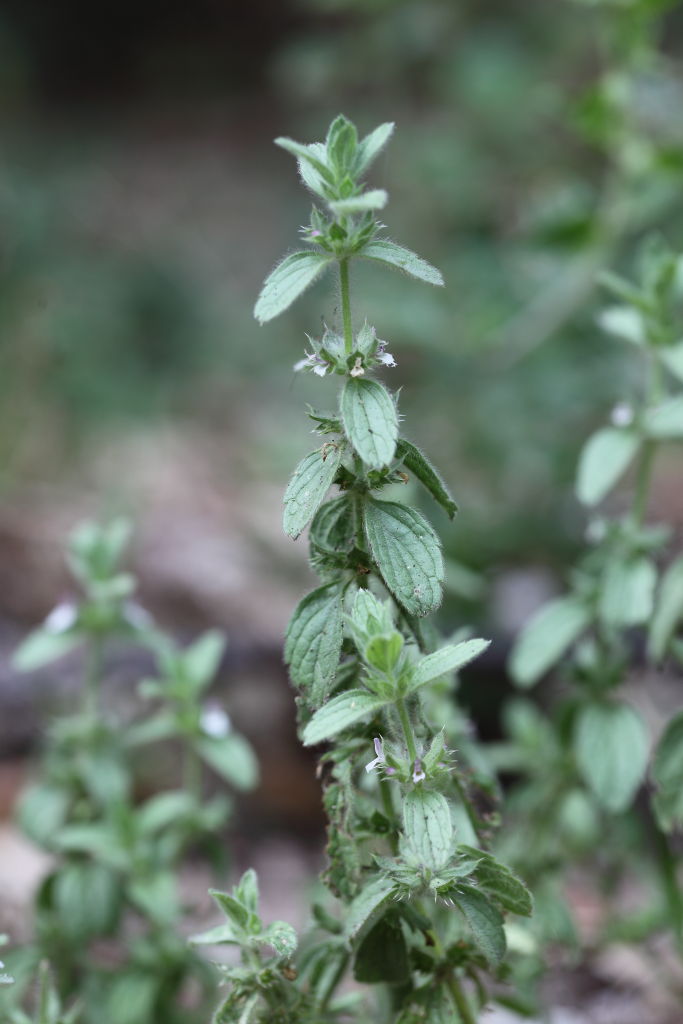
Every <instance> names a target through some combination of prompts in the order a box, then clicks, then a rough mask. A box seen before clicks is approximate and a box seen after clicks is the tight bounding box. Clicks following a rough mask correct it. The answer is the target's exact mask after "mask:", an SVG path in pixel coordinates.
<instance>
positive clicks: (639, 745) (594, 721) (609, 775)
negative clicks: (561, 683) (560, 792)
mask: <svg viewBox="0 0 683 1024" xmlns="http://www.w3.org/2000/svg"><path fill="white" fill-rule="evenodd" d="M574 753H575V756H576V763H577V766H578V769H579V771H580V773H581V775H582V776H583V779H584V781H585V783H586V785H587V786H588V787H589V789H590V790H592V792H593V793H594V794H595V796H596V797H597V799H598V800H599V801H600V803H601V804H602V805H603V806H604V807H606V808H607V809H608V810H610V811H613V812H617V811H623V810H625V809H626V808H627V807H628V805H629V804H630V802H631V800H632V798H633V795H634V793H635V791H636V789H637V788H638V786H639V785H640V783H641V781H642V779H643V776H644V774H645V768H646V766H647V756H648V738H647V733H646V732H645V726H644V725H643V722H642V719H641V718H640V717H639V715H637V714H636V712H635V711H634V710H633V708H631V707H629V705H628V704H622V703H610V704H607V703H604V704H587V705H585V706H584V707H582V708H581V709H580V710H579V712H578V714H577V718H576V723H575V726H574Z"/></svg>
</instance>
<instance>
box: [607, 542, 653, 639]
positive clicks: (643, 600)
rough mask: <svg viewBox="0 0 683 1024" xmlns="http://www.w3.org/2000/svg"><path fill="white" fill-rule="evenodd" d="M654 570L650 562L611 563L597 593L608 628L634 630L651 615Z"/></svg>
mask: <svg viewBox="0 0 683 1024" xmlns="http://www.w3.org/2000/svg"><path fill="white" fill-rule="evenodd" d="M656 582H657V570H656V569H655V567H654V564H653V563H652V562H651V560H650V559H649V558H635V559H631V560H630V561H628V562H616V561H615V562H612V563H610V565H608V566H607V569H606V571H605V575H604V578H603V581H602V590H601V592H600V600H599V611H600V616H601V618H602V619H603V621H604V622H606V623H608V624H609V625H611V626H637V625H638V624H639V623H641V622H647V620H648V619H649V618H650V616H651V615H652V607H653V604H654V589H655V584H656Z"/></svg>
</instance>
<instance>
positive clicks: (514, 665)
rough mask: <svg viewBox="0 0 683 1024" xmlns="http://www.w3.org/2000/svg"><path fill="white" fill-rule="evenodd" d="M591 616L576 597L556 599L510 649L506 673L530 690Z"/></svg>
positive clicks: (539, 612) (545, 606)
mask: <svg viewBox="0 0 683 1024" xmlns="http://www.w3.org/2000/svg"><path fill="white" fill-rule="evenodd" d="M590 621H591V615H590V611H589V610H588V608H587V607H586V606H585V605H584V604H582V602H581V601H579V600H578V599H577V598H576V597H571V596H570V597H558V598H556V599H555V600H553V601H549V602H548V604H545V605H543V607H542V608H541V609H539V611H538V612H536V614H535V615H534V616H533V617H532V618H531V619H530V620H529V622H528V623H527V624H526V626H525V627H524V628H523V630H522V632H521V633H520V635H519V636H518V638H517V641H516V643H515V645H514V647H513V649H512V654H511V656H510V672H511V674H512V677H513V679H514V680H515V682H516V683H517V685H518V686H524V687H527V686H533V685H534V683H537V682H538V680H539V679H540V678H541V676H543V675H544V674H545V673H546V672H547V671H548V669H549V668H552V666H553V665H555V664H556V663H557V662H558V661H559V660H560V658H561V657H562V655H563V654H564V653H565V651H567V650H568V648H569V647H571V645H572V644H573V643H574V641H575V640H577V639H578V637H579V636H581V634H582V633H583V632H584V630H585V629H586V628H587V627H588V625H589V624H590Z"/></svg>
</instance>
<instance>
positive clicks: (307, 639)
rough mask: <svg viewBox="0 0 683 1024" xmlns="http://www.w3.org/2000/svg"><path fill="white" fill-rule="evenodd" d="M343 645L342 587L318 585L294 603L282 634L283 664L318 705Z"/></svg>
mask: <svg viewBox="0 0 683 1024" xmlns="http://www.w3.org/2000/svg"><path fill="white" fill-rule="evenodd" d="M341 645H342V590H341V588H340V587H339V585H338V584H336V583H330V584H328V585H327V586H325V587H318V589H317V590H314V591H312V593H310V594H308V595H307V596H306V597H305V598H304V599H303V600H302V601H300V602H299V604H298V605H297V607H296V609H295V611H294V615H293V616H292V618H291V620H290V623H289V626H288V627H287V633H286V637H285V663H286V664H287V665H288V666H289V674H290V676H291V678H292V682H293V683H294V685H295V686H296V687H298V688H299V689H301V690H303V691H304V693H305V694H306V696H307V698H308V699H309V701H310V702H311V703H312V704H313V705H314V706H317V705H318V704H320V703H321V702H322V701H323V700H324V699H325V697H326V696H327V692H328V690H329V688H330V686H331V685H332V681H333V680H334V677H335V674H336V671H337V666H338V665H339V655H340V651H341Z"/></svg>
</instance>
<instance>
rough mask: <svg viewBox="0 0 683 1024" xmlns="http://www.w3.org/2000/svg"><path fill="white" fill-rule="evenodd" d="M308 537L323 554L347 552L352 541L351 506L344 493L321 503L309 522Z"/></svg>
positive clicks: (351, 545) (313, 545)
mask: <svg viewBox="0 0 683 1024" xmlns="http://www.w3.org/2000/svg"><path fill="white" fill-rule="evenodd" d="M308 539H309V541H310V543H311V545H312V547H314V548H316V549H317V550H319V551H321V552H324V553H325V554H330V555H337V554H342V553H348V552H349V551H350V550H351V548H352V547H353V542H354V523H353V507H352V505H351V502H350V501H349V499H348V497H347V496H346V495H342V496H341V497H340V498H334V499H333V500H332V501H326V502H325V504H324V505H321V506H320V508H319V509H318V511H317V512H316V514H315V516H314V517H313V522H312V523H311V529H310V531H309V535H308Z"/></svg>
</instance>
